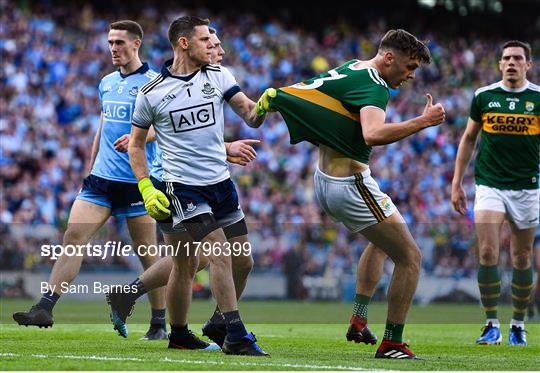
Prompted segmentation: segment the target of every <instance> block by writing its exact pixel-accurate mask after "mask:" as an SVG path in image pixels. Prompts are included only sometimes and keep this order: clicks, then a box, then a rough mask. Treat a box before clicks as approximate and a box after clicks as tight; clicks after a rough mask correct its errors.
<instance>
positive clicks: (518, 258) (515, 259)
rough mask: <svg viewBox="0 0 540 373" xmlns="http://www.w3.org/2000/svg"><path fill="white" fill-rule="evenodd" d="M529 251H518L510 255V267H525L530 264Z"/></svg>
mask: <svg viewBox="0 0 540 373" xmlns="http://www.w3.org/2000/svg"><path fill="white" fill-rule="evenodd" d="M531 259H532V258H531V253H530V252H529V253H527V252H520V253H516V254H513V255H512V267H513V268H517V269H527V268H529V267H530V266H531V264H532V260H531Z"/></svg>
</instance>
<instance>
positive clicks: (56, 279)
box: [13, 20, 167, 339]
mask: <svg viewBox="0 0 540 373" xmlns="http://www.w3.org/2000/svg"><path fill="white" fill-rule="evenodd" d="M142 38H143V30H142V28H141V26H140V25H139V24H138V23H136V22H134V21H129V20H125V21H119V22H114V23H112V24H110V26H109V34H108V42H109V50H110V52H111V56H112V62H113V65H114V66H117V67H118V68H119V70H117V71H115V72H113V73H111V74H109V75H107V76H105V77H104V78H103V79H102V80H101V82H100V84H99V101H100V106H101V121H100V127H99V129H98V132H97V134H96V136H95V139H94V143H93V145H92V157H91V166H92V167H91V172H90V175H88V176H87V177H86V178H85V179H84V181H83V187H82V189H81V191H80V192H79V195H78V196H77V198H76V200H75V202H74V203H73V206H72V208H71V212H70V216H69V221H68V227H67V231H66V233H65V234H64V239H63V246H64V247H66V246H67V245H85V244H86V243H88V241H89V240H90V239H91V238H92V237H93V236H94V234H95V233H96V232H97V231H98V229H99V228H101V227H102V226H103V224H105V222H106V221H107V219H109V217H110V216H115V217H122V218H126V221H127V226H128V229H129V232H130V235H131V238H132V240H133V246H134V247H140V246H142V245H146V246H148V245H151V244H155V243H156V226H155V222H154V219H152V218H151V217H150V216H148V214H147V212H146V209H145V208H144V203H143V198H142V197H141V194H140V193H139V190H138V188H137V179H136V178H135V176H134V175H133V172H132V170H131V166H130V164H129V158H128V155H127V154H125V153H120V152H118V151H116V150H115V147H114V143H115V141H116V140H117V139H118V138H119V137H120V136H122V135H123V134H126V133H129V132H130V131H131V121H132V116H133V112H134V107H135V99H136V97H137V93H138V91H139V89H140V88H141V87H142V86H144V85H145V84H146V83H148V82H149V81H150V80H152V79H153V78H154V77H155V76H156V75H157V74H156V73H155V72H154V71H152V70H150V69H149V67H148V65H147V64H146V63H142V62H141V60H140V58H139V48H140V46H141V43H142ZM146 152H147V155H148V156H147V159H148V162H149V163H150V164H151V163H152V162H153V160H154V156H155V144H154V143H149V144H148V145H147V146H146ZM158 259H159V257H152V256H141V257H140V260H141V263H142V265H143V267H144V268H145V269H146V268H148V267H150V266H151V265H152V264H153V263H154V262H156V261H157V260H158ZM82 261H83V257H82V256H67V255H62V256H60V257H59V258H58V260H57V262H56V263H55V264H54V266H53V269H52V273H51V275H50V277H49V281H48V286H49V287H48V291H47V292H45V293H44V294H43V295H42V298H41V299H40V301H39V302H38V303H37V304H36V305H34V306H32V308H31V309H30V311H28V312H17V313H15V314H13V318H14V320H15V321H17V322H18V323H19V325H25V326H28V325H35V326H39V327H49V326H52V325H53V323H54V320H53V315H52V310H53V307H54V306H55V304H56V302H57V301H58V299H59V298H60V296H61V295H62V289H63V288H65V286H66V284H69V283H71V282H72V281H73V280H74V279H75V277H76V276H77V274H78V273H79V270H80V268H81V264H82ZM149 299H150V304H151V306H152V319H151V321H150V324H151V326H150V329H149V330H148V332H147V333H146V335H145V337H143V339H165V338H166V337H167V333H166V329H165V289H163V288H162V289H158V290H155V291H153V292H151V293H149ZM119 332H121V331H119Z"/></svg>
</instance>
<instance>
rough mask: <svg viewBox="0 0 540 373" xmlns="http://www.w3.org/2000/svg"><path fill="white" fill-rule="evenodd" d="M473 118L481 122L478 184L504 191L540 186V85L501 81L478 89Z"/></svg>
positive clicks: (472, 111)
mask: <svg viewBox="0 0 540 373" xmlns="http://www.w3.org/2000/svg"><path fill="white" fill-rule="evenodd" d="M470 117H471V119H473V120H474V121H476V122H478V123H481V124H482V131H481V137H480V146H479V150H478V156H477V158H476V166H475V178H476V183H477V184H481V185H487V186H489V187H493V188H497V189H503V190H520V189H536V188H538V166H539V161H540V121H539V120H540V87H539V86H537V85H535V84H532V83H530V82H527V84H526V85H525V86H524V87H523V88H520V89H510V88H508V87H506V86H504V85H503V84H502V82H498V83H494V84H491V85H489V86H486V87H482V88H480V89H478V90H477V91H476V92H475V94H474V98H473V100H472V104H471V114H470Z"/></svg>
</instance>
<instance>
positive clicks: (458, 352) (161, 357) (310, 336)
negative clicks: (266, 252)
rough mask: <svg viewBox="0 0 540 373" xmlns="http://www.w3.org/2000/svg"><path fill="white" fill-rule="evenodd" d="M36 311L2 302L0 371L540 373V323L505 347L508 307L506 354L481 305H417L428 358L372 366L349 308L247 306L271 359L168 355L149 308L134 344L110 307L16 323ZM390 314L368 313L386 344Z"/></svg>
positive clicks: (206, 307) (75, 305)
mask: <svg viewBox="0 0 540 373" xmlns="http://www.w3.org/2000/svg"><path fill="white" fill-rule="evenodd" d="M32 304H33V302H32V301H30V300H26V301H21V300H6V299H2V300H0V322H1V324H0V341H1V343H0V367H1V368H0V369H1V370H274V371H275V370H334V371H337V370H366V369H368V370H369V369H383V370H484V371H489V370H516V371H522V370H538V369H540V324H538V323H528V324H527V330H528V335H527V338H528V341H529V346H527V347H520V346H508V345H507V344H506V340H507V337H508V321H509V319H510V312H511V308H510V307H508V306H503V307H501V312H500V319H501V322H502V332H503V344H501V345H500V346H477V345H476V344H475V343H474V341H475V339H476V338H477V337H478V336H479V335H480V327H481V324H482V321H483V320H482V312H481V309H480V308H479V306H478V305H476V304H465V305H457V304H454V305H445V304H435V305H429V306H426V307H419V306H414V307H413V309H412V310H411V312H410V314H409V315H410V316H409V320H410V322H409V323H408V324H407V326H406V327H405V341H406V342H407V343H409V344H410V346H411V349H412V350H413V351H414V352H415V353H416V354H417V355H418V356H419V357H421V358H422V360H416V361H403V360H399V361H392V360H378V359H377V360H376V359H374V358H373V356H374V354H375V350H376V346H371V345H370V346H367V345H364V344H361V345H359V344H354V343H352V342H347V341H346V340H345V332H346V330H347V321H348V317H349V315H350V310H351V305H350V304H348V303H326V302H283V301H274V302H262V301H243V302H242V303H241V313H242V317H243V319H244V320H245V321H246V322H247V325H248V329H249V330H250V331H252V332H253V333H255V334H256V335H257V338H258V340H259V344H260V345H261V346H262V347H263V349H264V350H265V351H267V352H268V353H270V354H271V357H268V358H266V357H241V356H227V355H225V354H223V353H222V352H220V351H213V352H197V351H186V350H169V349H167V341H141V340H139V338H140V337H141V336H142V335H143V334H144V333H145V332H146V330H147V328H148V324H147V320H148V316H149V306H148V303H147V302H141V303H139V304H137V305H136V308H135V312H134V313H133V316H132V317H131V318H130V319H128V327H129V332H130V334H129V337H128V338H127V339H124V338H121V337H119V336H118V335H116V333H115V332H114V331H113V330H112V326H111V324H110V322H109V320H108V308H107V306H106V303H105V301H73V300H64V301H60V302H59V303H58V305H57V307H56V308H55V312H54V316H55V322H56V324H55V325H54V327H53V328H49V329H38V328H36V327H28V328H25V327H21V326H18V325H16V324H15V322H14V321H13V320H12V318H11V314H12V313H13V312H15V311H20V310H27V309H28V308H29V307H30V306H31V305H32ZM212 310H213V304H212V303H211V302H210V301H196V302H194V303H193V305H192V308H191V316H190V328H191V329H192V330H193V331H194V332H195V333H196V334H198V335H199V336H200V333H201V332H200V328H201V324H202V323H203V322H204V321H205V320H206V319H207V317H208V316H209V315H210V314H211V312H212ZM385 315H386V305H385V304H384V303H374V304H372V305H371V306H370V309H369V316H370V320H371V321H370V326H371V328H372V330H373V331H374V332H375V333H376V334H377V336H378V337H379V338H381V337H382V334H383V331H384V319H385Z"/></svg>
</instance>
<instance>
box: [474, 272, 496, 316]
mask: <svg viewBox="0 0 540 373" xmlns="http://www.w3.org/2000/svg"><path fill="white" fill-rule="evenodd" d="M478 287H479V288H480V298H481V299H482V305H483V306H484V311H485V312H486V318H487V319H496V318H497V305H498V304H499V297H500V295H501V278H500V277H499V269H498V267H497V266H496V265H493V266H485V265H482V264H480V267H479V268H478Z"/></svg>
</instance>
